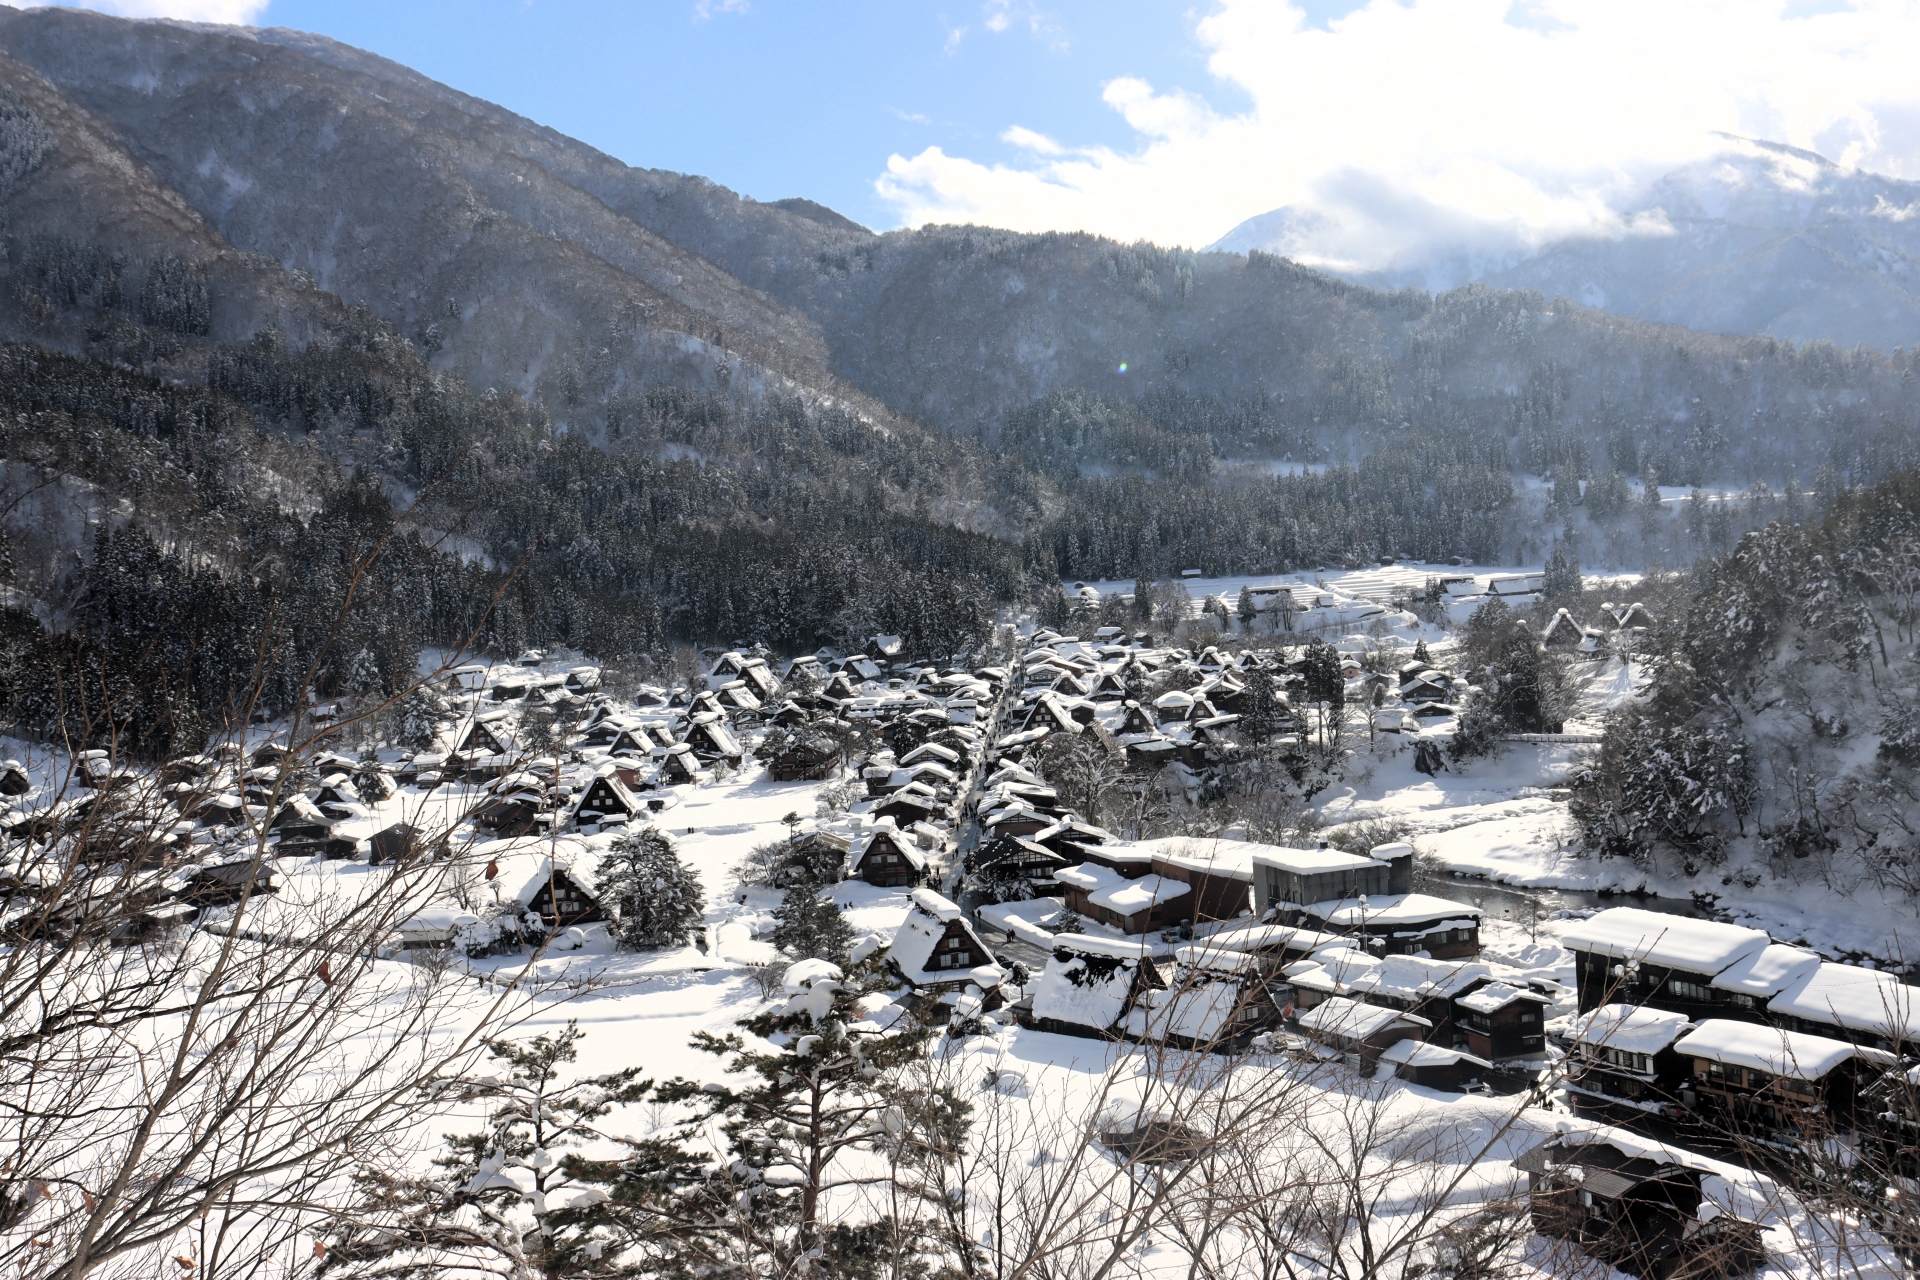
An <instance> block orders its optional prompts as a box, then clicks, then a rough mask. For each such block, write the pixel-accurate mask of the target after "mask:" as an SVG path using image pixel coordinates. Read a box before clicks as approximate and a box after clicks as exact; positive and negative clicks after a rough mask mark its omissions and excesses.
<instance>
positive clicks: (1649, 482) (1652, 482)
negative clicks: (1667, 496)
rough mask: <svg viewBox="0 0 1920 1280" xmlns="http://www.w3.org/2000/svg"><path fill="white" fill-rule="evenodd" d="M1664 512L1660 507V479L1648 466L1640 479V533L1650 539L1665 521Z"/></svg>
mask: <svg viewBox="0 0 1920 1280" xmlns="http://www.w3.org/2000/svg"><path fill="white" fill-rule="evenodd" d="M1665 518H1666V515H1665V511H1664V510H1663V509H1662V507H1661V505H1660V477H1659V476H1657V475H1655V474H1654V470H1653V468H1652V467H1651V466H1649V467H1648V468H1647V470H1646V473H1645V474H1644V475H1642V476H1641V477H1640V532H1641V533H1642V534H1644V535H1645V536H1647V537H1652V536H1653V535H1654V534H1655V533H1657V532H1658V531H1659V529H1660V526H1661V524H1662V523H1663V522H1664V521H1665Z"/></svg>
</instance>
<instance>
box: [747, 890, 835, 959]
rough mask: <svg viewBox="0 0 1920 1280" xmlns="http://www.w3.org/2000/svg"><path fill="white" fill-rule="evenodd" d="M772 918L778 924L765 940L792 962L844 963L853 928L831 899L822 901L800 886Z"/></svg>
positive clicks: (788, 891) (814, 892)
mask: <svg viewBox="0 0 1920 1280" xmlns="http://www.w3.org/2000/svg"><path fill="white" fill-rule="evenodd" d="M774 918H775V919H776V920H777V921H778V922H779V923H778V924H776V925H774V927H773V932H772V933H771V934H769V935H768V941H770V942H772V943H773V945H774V946H776V947H778V948H780V950H782V951H784V952H786V953H787V954H788V955H790V956H792V957H793V958H794V959H795V960H825V961H827V962H828V963H829V964H836V965H844V964H846V963H847V958H848V956H849V955H850V954H851V953H852V951H853V926H852V925H850V924H848V923H847V919H846V917H845V916H844V915H842V914H841V913H840V905H839V904H838V903H836V902H835V901H834V900H833V899H832V898H823V897H821V896H820V893H819V891H818V890H815V889H811V888H807V887H804V886H800V887H796V888H792V889H789V890H787V896H786V897H785V898H783V899H781V901H780V909H779V910H778V911H776V912H775V913H774Z"/></svg>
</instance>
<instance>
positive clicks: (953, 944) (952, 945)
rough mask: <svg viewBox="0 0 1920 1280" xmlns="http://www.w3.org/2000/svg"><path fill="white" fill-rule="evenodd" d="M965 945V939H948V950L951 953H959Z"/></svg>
mask: <svg viewBox="0 0 1920 1280" xmlns="http://www.w3.org/2000/svg"><path fill="white" fill-rule="evenodd" d="M965 945H966V939H964V938H948V939H947V950H949V951H958V950H959V949H960V948H961V947H963V946H965Z"/></svg>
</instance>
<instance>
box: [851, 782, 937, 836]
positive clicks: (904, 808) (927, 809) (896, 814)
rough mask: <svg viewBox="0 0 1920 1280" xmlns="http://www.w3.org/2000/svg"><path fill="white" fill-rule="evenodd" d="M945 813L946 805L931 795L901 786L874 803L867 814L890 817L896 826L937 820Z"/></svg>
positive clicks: (876, 816)
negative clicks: (877, 802) (901, 787)
mask: <svg viewBox="0 0 1920 1280" xmlns="http://www.w3.org/2000/svg"><path fill="white" fill-rule="evenodd" d="M915 785H916V786H917V785H921V784H915ZM946 813H947V810H946V806H945V805H942V804H941V803H940V802H939V801H938V800H936V799H934V798H933V797H932V796H930V795H926V794H924V793H923V792H917V791H914V790H912V789H908V788H903V789H901V790H900V791H896V792H895V793H894V794H892V795H890V796H888V797H887V798H886V799H885V800H884V801H882V802H881V803H880V804H877V805H875V806H874V807H873V810H872V812H871V813H870V814H869V816H870V817H873V818H876V819H877V818H890V819H892V820H893V822H894V825H896V826H901V827H910V826H912V825H913V824H914V823H916V822H932V821H937V820H939V819H941V818H944V817H945V816H946Z"/></svg>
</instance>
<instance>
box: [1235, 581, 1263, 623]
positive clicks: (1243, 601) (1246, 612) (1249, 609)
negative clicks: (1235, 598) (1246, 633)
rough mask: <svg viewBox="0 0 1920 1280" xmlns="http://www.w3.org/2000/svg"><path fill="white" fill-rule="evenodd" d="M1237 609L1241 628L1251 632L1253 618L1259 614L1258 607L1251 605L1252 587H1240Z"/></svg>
mask: <svg viewBox="0 0 1920 1280" xmlns="http://www.w3.org/2000/svg"><path fill="white" fill-rule="evenodd" d="M1237 608H1238V612H1239V614H1240V624H1241V627H1242V628H1243V629H1246V630H1251V629H1252V627H1253V620H1254V618H1256V617H1258V616H1259V613H1260V610H1259V609H1258V607H1256V606H1255V605H1254V603H1253V588H1252V587H1248V586H1242V587H1241V588H1240V602H1239V604H1238V606H1237Z"/></svg>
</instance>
